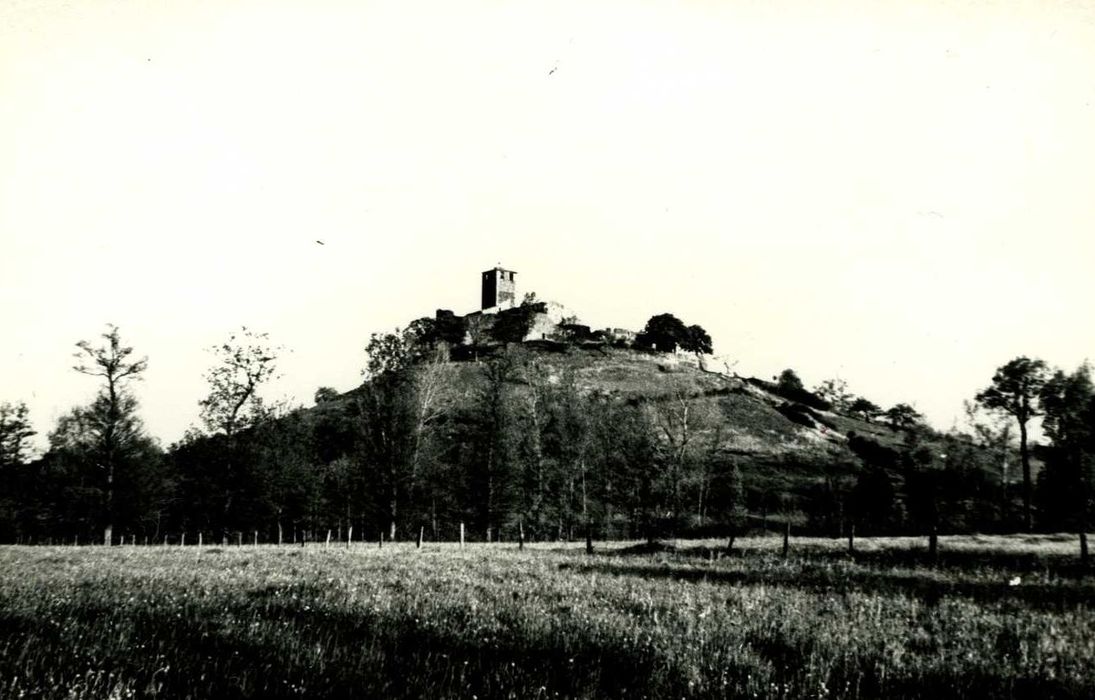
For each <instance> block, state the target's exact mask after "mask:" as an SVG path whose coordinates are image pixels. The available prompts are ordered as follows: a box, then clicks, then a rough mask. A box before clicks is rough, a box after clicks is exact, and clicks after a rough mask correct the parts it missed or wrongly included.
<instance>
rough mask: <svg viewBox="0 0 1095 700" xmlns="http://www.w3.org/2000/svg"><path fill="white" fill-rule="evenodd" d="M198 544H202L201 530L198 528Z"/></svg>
mask: <svg viewBox="0 0 1095 700" xmlns="http://www.w3.org/2000/svg"><path fill="white" fill-rule="evenodd" d="M198 546H199V547H201V546H202V532H201V530H198Z"/></svg>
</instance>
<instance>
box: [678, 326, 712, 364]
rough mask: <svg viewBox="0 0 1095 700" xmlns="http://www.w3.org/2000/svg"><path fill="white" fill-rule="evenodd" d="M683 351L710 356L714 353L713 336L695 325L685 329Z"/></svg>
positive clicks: (682, 341)
mask: <svg viewBox="0 0 1095 700" xmlns="http://www.w3.org/2000/svg"><path fill="white" fill-rule="evenodd" d="M680 345H681V350H684V351H685V352H691V353H695V354H696V356H697V357H699V356H700V355H710V354H711V353H712V352H713V348H712V345H711V336H710V335H708V333H707V331H706V330H704V329H703V327H702V326H697V325H695V324H693V325H691V326H689V327H688V328H686V329H685V332H684V338H683V339H682V340H681V343H680Z"/></svg>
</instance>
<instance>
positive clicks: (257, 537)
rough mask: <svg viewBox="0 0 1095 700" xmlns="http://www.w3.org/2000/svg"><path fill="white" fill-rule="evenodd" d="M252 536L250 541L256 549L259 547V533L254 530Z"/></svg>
mask: <svg viewBox="0 0 1095 700" xmlns="http://www.w3.org/2000/svg"><path fill="white" fill-rule="evenodd" d="M252 534H253V535H254V537H253V538H252V540H253V544H254V545H255V546H256V547H258V546H259V531H258V530H255V531H254V532H253V533H252Z"/></svg>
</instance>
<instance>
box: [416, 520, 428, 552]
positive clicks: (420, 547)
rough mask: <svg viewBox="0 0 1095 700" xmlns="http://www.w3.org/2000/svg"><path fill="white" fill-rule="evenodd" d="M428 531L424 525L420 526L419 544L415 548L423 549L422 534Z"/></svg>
mask: <svg viewBox="0 0 1095 700" xmlns="http://www.w3.org/2000/svg"><path fill="white" fill-rule="evenodd" d="M425 532H426V528H425V527H424V526H422V525H419V526H418V545H417V546H415V549H422V535H423V534H424V533H425Z"/></svg>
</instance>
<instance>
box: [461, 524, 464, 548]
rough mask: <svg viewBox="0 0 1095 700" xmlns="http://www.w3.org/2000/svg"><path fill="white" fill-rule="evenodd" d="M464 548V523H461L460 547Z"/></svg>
mask: <svg viewBox="0 0 1095 700" xmlns="http://www.w3.org/2000/svg"><path fill="white" fill-rule="evenodd" d="M463 548H464V523H460V549H463Z"/></svg>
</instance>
